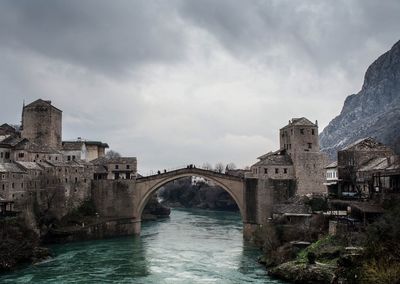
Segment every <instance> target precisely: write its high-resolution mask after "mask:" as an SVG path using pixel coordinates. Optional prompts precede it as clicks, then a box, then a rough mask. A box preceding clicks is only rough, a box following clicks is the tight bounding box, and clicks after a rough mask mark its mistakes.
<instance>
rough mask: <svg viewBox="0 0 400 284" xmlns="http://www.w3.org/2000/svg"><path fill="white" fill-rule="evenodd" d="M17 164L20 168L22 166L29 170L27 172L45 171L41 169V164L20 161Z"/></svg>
mask: <svg viewBox="0 0 400 284" xmlns="http://www.w3.org/2000/svg"><path fill="white" fill-rule="evenodd" d="M16 163H17V164H19V165H20V166H22V167H23V168H25V169H27V170H43V168H42V167H40V166H39V164H38V163H35V162H21V161H18V162H16Z"/></svg>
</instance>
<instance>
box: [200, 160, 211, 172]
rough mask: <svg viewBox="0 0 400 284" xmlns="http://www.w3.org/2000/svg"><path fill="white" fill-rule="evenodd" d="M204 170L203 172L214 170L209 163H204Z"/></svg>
mask: <svg viewBox="0 0 400 284" xmlns="http://www.w3.org/2000/svg"><path fill="white" fill-rule="evenodd" d="M202 168H203V170H208V171H212V170H213V167H212V165H211V164H210V163H208V162H206V163H204V164H203V166H202Z"/></svg>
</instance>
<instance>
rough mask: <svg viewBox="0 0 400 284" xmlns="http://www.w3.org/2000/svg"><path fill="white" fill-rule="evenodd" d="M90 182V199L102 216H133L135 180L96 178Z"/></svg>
mask: <svg viewBox="0 0 400 284" xmlns="http://www.w3.org/2000/svg"><path fill="white" fill-rule="evenodd" d="M92 184H93V186H92V199H93V201H94V203H95V205H96V208H97V210H98V213H99V214H100V215H101V216H102V217H113V218H119V217H123V218H124V217H128V218H129V217H133V212H134V208H133V206H134V203H135V202H134V198H135V195H134V192H135V187H136V181H135V180H118V181H115V180H96V181H92Z"/></svg>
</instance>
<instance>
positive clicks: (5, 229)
mask: <svg viewBox="0 0 400 284" xmlns="http://www.w3.org/2000/svg"><path fill="white" fill-rule="evenodd" d="M0 240H1V242H0V273H2V272H6V271H10V270H14V269H16V268H17V267H18V266H20V265H22V264H33V263H37V262H40V261H43V260H45V259H48V258H49V257H50V256H51V254H50V250H49V249H47V248H45V247H42V246H41V245H40V239H39V236H38V235H37V234H36V233H35V232H34V231H33V230H31V229H29V228H27V226H26V225H25V223H24V220H23V219H20V218H6V219H2V220H0Z"/></svg>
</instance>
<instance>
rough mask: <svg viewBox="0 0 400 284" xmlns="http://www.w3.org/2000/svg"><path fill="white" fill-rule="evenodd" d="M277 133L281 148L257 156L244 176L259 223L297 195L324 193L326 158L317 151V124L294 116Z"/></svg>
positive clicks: (265, 220) (263, 221)
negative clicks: (249, 187) (252, 189)
mask: <svg viewBox="0 0 400 284" xmlns="http://www.w3.org/2000/svg"><path fill="white" fill-rule="evenodd" d="M279 134H280V135H279V136H280V149H279V150H278V151H275V152H269V153H267V154H265V155H262V156H260V157H259V158H258V159H259V161H258V162H257V163H255V164H254V165H252V166H251V167H250V172H249V173H246V175H245V177H246V179H247V183H253V184H254V188H255V189H254V191H249V192H248V193H247V195H248V198H249V199H251V201H250V202H251V203H254V204H256V206H257V208H256V215H257V223H259V224H263V223H265V222H267V219H268V218H271V217H272V216H273V214H274V212H273V210H274V208H282V207H285V208H286V207H287V206H278V205H282V204H283V203H285V202H286V201H287V200H288V199H290V198H291V197H293V196H295V195H296V194H298V195H305V194H313V193H318V194H319V193H325V192H326V188H325V186H324V185H323V183H324V181H325V171H324V166H325V164H326V157H325V156H324V155H323V154H322V153H321V152H320V150H319V143H318V125H317V123H315V124H314V123H312V122H310V121H309V120H308V119H306V118H304V117H303V118H293V119H292V120H290V121H289V124H288V125H287V126H285V127H283V128H282V129H280V131H279ZM251 179H253V181H251ZM252 194H253V196H251V195H252Z"/></svg>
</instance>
